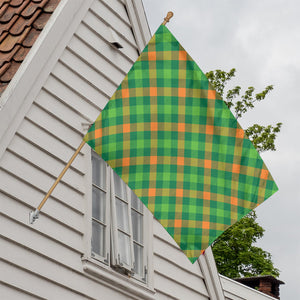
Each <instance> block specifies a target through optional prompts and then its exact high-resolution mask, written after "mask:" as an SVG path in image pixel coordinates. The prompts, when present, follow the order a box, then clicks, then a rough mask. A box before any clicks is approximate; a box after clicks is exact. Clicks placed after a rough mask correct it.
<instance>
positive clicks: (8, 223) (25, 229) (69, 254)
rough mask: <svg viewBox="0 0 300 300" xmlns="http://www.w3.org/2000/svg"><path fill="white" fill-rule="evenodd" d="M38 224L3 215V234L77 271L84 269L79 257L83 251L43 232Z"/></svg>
mask: <svg viewBox="0 0 300 300" xmlns="http://www.w3.org/2000/svg"><path fill="white" fill-rule="evenodd" d="M27 216H28V214H27ZM36 224H37V223H36ZM36 224H35V225H34V226H35V227H33V226H32V225H29V224H28V222H27V224H23V223H20V222H17V221H16V220H13V219H11V218H7V217H6V216H3V215H1V236H2V238H3V239H6V240H8V241H10V242H11V243H16V244H18V245H20V246H21V247H24V248H27V249H30V250H31V251H33V252H35V253H39V254H40V255H42V256H44V257H47V258H48V259H49V260H53V261H57V262H60V263H61V264H63V265H65V266H66V267H69V268H71V269H74V270H77V271H80V270H82V263H81V259H80V260H79V259H78V257H81V255H82V253H81V252H78V251H77V249H74V248H71V247H69V246H67V245H66V244H65V241H64V243H62V242H60V241H58V240H55V239H54V238H52V237H51V236H48V235H47V234H45V233H44V232H41V231H40V229H39V225H36ZM2 225H3V226H2ZM1 243H2V241H1ZM0 251H1V248H0Z"/></svg>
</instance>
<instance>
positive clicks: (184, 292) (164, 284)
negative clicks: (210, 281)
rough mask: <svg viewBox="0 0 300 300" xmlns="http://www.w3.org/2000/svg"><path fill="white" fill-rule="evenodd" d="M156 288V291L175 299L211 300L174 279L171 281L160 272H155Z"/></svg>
mask: <svg viewBox="0 0 300 300" xmlns="http://www.w3.org/2000/svg"><path fill="white" fill-rule="evenodd" d="M154 288H155V290H157V291H158V292H161V293H163V294H164V295H170V296H171V297H172V296H173V297H174V298H175V299H189V300H208V299H209V297H208V296H205V295H201V294H199V293H198V292H196V291H195V290H193V289H190V288H188V287H186V286H184V285H183V284H182V283H181V282H178V281H174V279H171V278H169V277H167V276H165V275H163V274H160V273H158V272H155V274H154ZM162 299H163V298H162ZM171 299H172V298H171Z"/></svg>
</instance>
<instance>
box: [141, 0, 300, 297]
mask: <svg viewBox="0 0 300 300" xmlns="http://www.w3.org/2000/svg"><path fill="white" fill-rule="evenodd" d="M143 4H144V8H145V11H146V15H147V18H148V23H149V26H150V29H151V33H152V34H154V33H155V31H156V29H157V28H158V26H159V25H160V24H161V23H162V21H163V18H164V17H165V16H166V14H167V12H168V11H170V10H171V11H173V12H174V17H173V18H172V19H171V20H170V22H169V23H168V24H167V27H168V28H169V30H170V31H171V32H172V33H173V35H174V36H175V37H176V38H177V40H178V41H179V42H180V43H181V45H182V46H183V47H184V48H185V50H186V51H187V52H188V53H189V54H190V55H191V56H192V58H193V59H194V60H195V61H196V63H197V64H198V66H199V67H200V68H201V69H202V71H203V72H208V71H211V70H215V69H221V70H225V71H229V70H230V69H231V68H235V69H236V70H237V72H236V79H234V80H232V86H234V85H240V86H241V87H242V88H244V89H246V88H247V87H248V86H253V87H255V88H256V92H260V91H262V90H263V89H264V88H265V87H266V86H267V85H274V90H273V91H272V92H271V93H270V94H269V95H268V96H267V98H266V99H265V100H264V102H261V103H258V104H257V105H256V107H255V108H254V109H253V110H252V111H250V112H248V113H247V114H246V115H245V117H243V118H242V119H240V120H239V123H240V124H241V126H242V127H243V128H247V127H248V126H249V125H252V124H254V123H258V124H261V125H269V124H274V125H275V124H276V123H278V122H282V123H283V126H282V129H281V132H280V133H279V134H278V138H277V140H276V148H277V151H275V152H264V153H262V155H261V156H262V158H263V160H264V162H265V163H266V165H267V166H268V169H269V171H270V172H271V174H272V176H273V178H274V180H275V181H276V183H277V185H278V187H279V191H278V192H277V193H275V194H274V195H273V196H272V197H271V198H269V199H268V200H267V201H265V202H264V203H263V204H261V205H260V206H259V207H258V208H257V209H256V212H257V215H258V223H259V224H260V225H261V226H262V227H263V228H264V229H265V234H264V237H263V238H262V239H261V240H260V241H259V242H258V246H259V247H261V248H263V249H264V250H266V251H268V252H270V253H271V254H272V259H273V262H274V265H275V266H276V267H277V268H278V269H279V270H280V271H281V274H280V277H279V279H280V280H282V281H284V282H285V285H281V287H280V296H281V300H290V299H297V296H298V297H299V295H300V292H299V283H298V281H299V278H300V214H299V211H300V191H299V189H298V188H297V187H298V185H300V168H299V167H300V151H299V149H300V139H299V138H298V137H299V134H300V133H299V131H300V99H299V94H298V89H299V87H300V18H299V11H300V2H299V1H298V0H272V1H271V0H260V1H253V0H243V1H241V0H223V1H221V0H219V1H216V0H210V1H209V0H189V1H182V0H172V1H171V0H165V1H161V0H160V1H158V0H143Z"/></svg>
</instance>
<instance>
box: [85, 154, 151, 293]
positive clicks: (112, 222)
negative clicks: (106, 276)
mask: <svg viewBox="0 0 300 300" xmlns="http://www.w3.org/2000/svg"><path fill="white" fill-rule="evenodd" d="M93 152H94V151H93V150H92V151H90V155H89V168H88V173H89V176H87V181H88V186H89V192H88V193H87V196H86V197H87V198H88V199H87V202H88V205H87V206H86V209H87V214H86V224H87V227H88V228H87V234H86V238H85V239H84V240H85V242H86V243H87V244H88V246H86V253H85V255H84V256H83V258H82V261H85V262H91V263H92V264H93V265H96V266H97V267H100V268H103V269H105V270H107V271H109V272H113V273H116V276H120V275H121V276H126V277H125V278H133V279H134V281H133V280H130V281H131V282H134V283H138V285H142V286H144V287H147V289H149V291H152V290H153V276H152V275H151V274H152V273H153V266H152V262H153V251H152V243H150V239H151V238H152V237H153V228H152V222H153V217H152V214H151V213H150V212H149V211H148V209H147V208H146V207H145V206H144V205H143V204H142V203H141V204H142V206H143V256H142V260H143V261H142V274H138V273H135V272H133V269H134V266H133V264H132V265H130V266H124V265H120V264H119V263H118V261H116V257H117V256H118V248H116V247H115V244H114V243H115V241H114V242H113V240H116V235H115V232H116V220H117V216H116V210H115V208H113V203H115V198H113V197H114V196H115V191H114V182H113V181H112V180H113V176H114V175H113V172H114V171H113V170H112V169H111V167H109V166H108V165H107V163H106V162H104V163H105V165H106V168H105V170H106V191H107V192H106V197H105V199H106V214H108V215H109V217H108V218H107V219H106V229H107V230H106V233H107V234H106V239H105V241H106V242H105V244H106V245H105V253H106V255H105V256H101V255H99V254H97V253H95V252H94V251H93V249H92V223H93V213H92V209H93V204H92V201H93V200H92V197H93V195H92V193H93V192H92V190H93V186H94V184H93V178H92V177H93V176H92V172H93V169H92V168H93V167H92V157H93V155H95V156H98V154H96V153H95V152H94V153H93ZM100 159H102V158H100ZM126 196H127V199H128V212H127V214H128V217H129V224H130V247H131V249H132V250H131V253H132V254H131V255H132V257H134V253H133V251H134V243H135V242H134V241H133V231H132V220H131V210H132V209H134V208H133V207H132V206H131V200H132V199H131V190H130V188H128V186H127V185H126ZM113 200H114V201H113ZM112 210H113V211H114V216H113V217H112V213H111V212H112ZM107 211H108V212H107ZM112 231H115V232H112ZM114 236H115V237H114ZM112 244H113V245H112ZM114 261H115V262H114ZM133 262H134V259H133V260H132V263H133ZM86 265H89V264H86ZM87 269H89V268H87ZM93 272H94V271H93ZM100 273H101V277H102V276H103V272H101V271H100V270H99V274H100Z"/></svg>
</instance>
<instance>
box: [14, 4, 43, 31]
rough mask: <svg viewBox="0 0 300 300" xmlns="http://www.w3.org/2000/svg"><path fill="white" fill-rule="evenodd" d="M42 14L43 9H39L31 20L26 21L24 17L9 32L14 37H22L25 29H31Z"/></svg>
mask: <svg viewBox="0 0 300 300" xmlns="http://www.w3.org/2000/svg"><path fill="white" fill-rule="evenodd" d="M40 13H41V9H38V10H36V12H35V13H34V14H33V15H31V17H30V18H26V19H25V18H23V17H22V16H21V17H19V18H18V20H17V21H16V22H15V24H14V25H13V26H12V27H11V28H10V30H9V32H10V33H11V34H12V35H20V34H21V33H22V32H23V31H24V29H25V27H29V26H30V25H31V24H32V23H33V22H34V21H35V19H36V18H37V17H38V16H39V14H40Z"/></svg>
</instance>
